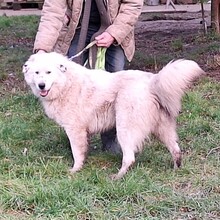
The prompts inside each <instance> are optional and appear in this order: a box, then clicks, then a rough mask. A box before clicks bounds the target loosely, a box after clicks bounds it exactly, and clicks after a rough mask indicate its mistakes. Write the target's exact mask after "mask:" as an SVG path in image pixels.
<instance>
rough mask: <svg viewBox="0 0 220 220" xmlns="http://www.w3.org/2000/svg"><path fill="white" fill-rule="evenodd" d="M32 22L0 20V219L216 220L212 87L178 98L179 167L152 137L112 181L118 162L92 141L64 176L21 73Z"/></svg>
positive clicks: (215, 85) (219, 177)
mask: <svg viewBox="0 0 220 220" xmlns="http://www.w3.org/2000/svg"><path fill="white" fill-rule="evenodd" d="M37 23H38V18H37V17H34V16H33V17H31V16H29V17H19V18H16V19H15V18H6V17H0V32H1V37H0V45H1V46H0V58H1V62H0V81H1V85H0V219H19V220H23V219H25V220H26V219H140V220H141V219H194V220H197V219H220V169H219V165H220V159H219V158H220V147H219V143H220V111H219V106H220V96H219V91H220V84H219V82H217V81H216V80H214V79H213V78H208V77H207V78H203V79H201V80H200V81H199V82H198V83H197V84H196V85H195V86H194V87H193V88H192V89H191V90H190V91H189V92H188V93H187V95H186V96H185V97H184V99H183V109H182V113H181V114H180V116H179V118H178V134H179V137H180V141H179V142H180V145H181V146H182V150H183V166H182V168H181V169H179V170H177V171H173V170H172V168H171V165H172V161H171V157H170V154H169V153H168V152H167V150H166V149H165V148H164V146H162V145H161V144H160V143H159V142H157V141H156V140H154V139H152V140H151V141H150V142H148V143H146V149H145V150H144V152H143V154H141V155H139V156H138V158H137V163H136V165H135V166H134V168H133V169H132V170H131V171H130V172H129V173H128V174H127V175H126V177H125V178H124V179H122V180H120V181H111V180H110V179H109V174H112V173H113V172H116V171H117V169H118V168H119V167H120V162H121V158H120V156H114V155H109V154H107V153H103V152H101V151H100V150H99V144H100V141H99V138H98V137H95V138H94V139H93V140H92V145H93V147H92V149H91V152H90V154H89V157H88V160H87V162H86V164H85V167H84V169H83V170H82V171H81V172H79V173H78V174H76V175H74V177H70V176H69V175H68V172H67V170H68V168H69V167H70V166H71V164H72V157H71V151H70V149H69V143H68V140H67V138H66V135H65V133H64V131H63V130H62V129H61V128H59V127H58V126H57V125H56V124H55V123H54V122H52V121H50V120H49V119H48V118H47V117H46V116H45V115H44V113H43V111H42V108H41V106H40V104H39V103H38V101H37V100H36V99H35V98H34V97H33V95H31V93H30V92H29V91H28V90H27V89H26V87H25V84H24V82H23V76H22V75H21V66H22V64H23V63H24V61H25V60H26V59H27V57H28V56H29V55H30V54H31V48H32V43H33V38H34V34H35V32H36V28H37ZM2 33H3V34H2ZM203 55H204V54H203ZM162 63H163V60H161V65H162ZM95 146H97V148H96V147H95Z"/></svg>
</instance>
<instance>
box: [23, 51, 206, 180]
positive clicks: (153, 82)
mask: <svg viewBox="0 0 220 220" xmlns="http://www.w3.org/2000/svg"><path fill="white" fill-rule="evenodd" d="M23 73H24V76H25V80H26V82H27V84H28V85H29V86H30V87H31V89H32V91H33V93H34V94H35V95H36V96H37V97H38V98H39V99H40V101H41V102H42V105H43V107H44V109H45V112H46V114H47V115H48V117H50V118H51V119H53V120H55V121H56V122H57V123H58V124H59V125H60V126H62V127H63V128H64V129H65V132H66V134H67V136H68V138H69V140H70V144H71V149H72V154H73V157H74V165H73V167H72V168H71V169H70V171H71V173H74V172H76V171H78V170H80V169H81V168H82V166H83V163H84V161H85V158H86V153H87V151H88V143H87V137H88V135H89V134H94V133H99V132H103V131H106V130H108V129H110V128H112V127H113V126H116V129H117V139H118V142H119V144H120V146H121V150H122V153H123V159H122V166H121V168H120V170H119V172H118V173H117V174H115V175H113V176H112V178H114V179H119V178H121V177H123V176H124V174H125V173H126V172H127V171H128V169H129V167H130V166H131V165H132V164H133V163H134V162H135V153H137V152H140V151H141V150H142V146H143V144H144V140H145V139H146V138H147V137H148V136H149V135H150V134H154V135H155V136H157V137H158V138H159V139H160V140H161V141H162V142H163V143H164V144H165V145H166V147H167V149H168V150H169V151H170V153H171V155H172V158H173V162H174V167H175V168H177V167H179V166H180V165H181V150H180V148H179V146H178V144H177V139H178V137H177V133H176V117H177V116H178V113H179V111H180V109H181V97H182V96H183V94H184V92H185V90H186V89H187V87H188V86H189V85H190V83H191V82H193V81H194V80H195V79H196V78H198V77H199V76H200V75H201V74H203V73H204V72H203V70H202V69H201V68H200V67H199V66H198V65H197V63H195V62H194V61H190V60H177V61H174V62H170V63H169V64H167V65H166V66H165V67H164V68H163V69H162V70H161V71H160V72H159V73H158V74H152V73H149V72H143V71H138V70H126V71H120V72H116V73H113V74H112V73H108V72H106V71H103V70H90V69H87V68H85V67H82V66H80V65H78V64H76V63H74V62H72V61H70V60H68V59H67V58H66V57H64V56H62V55H60V54H57V53H55V52H52V53H43V54H35V55H32V56H31V57H30V58H29V60H28V61H27V62H26V63H25V65H24V67H23Z"/></svg>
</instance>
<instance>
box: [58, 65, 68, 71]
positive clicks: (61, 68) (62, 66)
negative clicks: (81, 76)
mask: <svg viewBox="0 0 220 220" xmlns="http://www.w3.org/2000/svg"><path fill="white" fill-rule="evenodd" d="M58 69H59V70H60V71H61V72H62V73H65V72H66V71H67V68H66V67H65V66H64V65H63V64H60V65H59V66H58Z"/></svg>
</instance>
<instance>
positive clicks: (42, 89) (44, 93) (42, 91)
mask: <svg viewBox="0 0 220 220" xmlns="http://www.w3.org/2000/svg"><path fill="white" fill-rule="evenodd" d="M38 87H39V89H40V96H42V97H46V96H47V95H48V93H49V90H45V87H46V85H45V83H39V84H38Z"/></svg>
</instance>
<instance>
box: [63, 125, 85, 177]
mask: <svg viewBox="0 0 220 220" xmlns="http://www.w3.org/2000/svg"><path fill="white" fill-rule="evenodd" d="M65 130H66V134H67V136H68V138H69V141H70V145H71V150H72V154H73V159H74V165H73V167H72V168H71V169H70V170H69V171H70V173H71V174H73V173H75V172H77V171H79V170H80V169H81V168H82V167H83V164H84V161H85V159H86V156H87V151H88V140H87V132H86V131H84V130H77V131H76V130H72V129H65Z"/></svg>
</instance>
